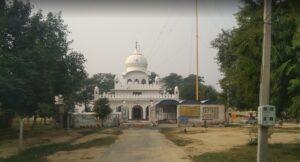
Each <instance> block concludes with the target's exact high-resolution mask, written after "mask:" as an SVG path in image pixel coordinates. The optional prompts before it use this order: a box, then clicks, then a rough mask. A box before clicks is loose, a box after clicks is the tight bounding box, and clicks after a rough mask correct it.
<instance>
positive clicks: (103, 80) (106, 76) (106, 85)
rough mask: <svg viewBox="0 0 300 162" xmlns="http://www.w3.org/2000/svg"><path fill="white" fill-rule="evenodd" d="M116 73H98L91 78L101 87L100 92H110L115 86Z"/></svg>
mask: <svg viewBox="0 0 300 162" xmlns="http://www.w3.org/2000/svg"><path fill="white" fill-rule="evenodd" d="M115 76H116V75H114V74H111V73H98V74H95V75H93V77H92V78H91V79H92V80H93V82H94V83H96V85H97V86H98V87H99V90H100V92H109V91H110V90H111V89H113V88H114V78H115Z"/></svg>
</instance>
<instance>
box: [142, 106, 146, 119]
mask: <svg viewBox="0 0 300 162" xmlns="http://www.w3.org/2000/svg"><path fill="white" fill-rule="evenodd" d="M143 120H146V107H143Z"/></svg>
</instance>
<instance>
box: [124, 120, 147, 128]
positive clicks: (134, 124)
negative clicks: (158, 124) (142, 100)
mask: <svg viewBox="0 0 300 162" xmlns="http://www.w3.org/2000/svg"><path fill="white" fill-rule="evenodd" d="M121 127H122V128H149V127H152V123H151V122H150V121H146V120H129V121H126V122H123V123H122V124H121Z"/></svg>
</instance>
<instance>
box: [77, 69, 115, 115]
mask: <svg viewBox="0 0 300 162" xmlns="http://www.w3.org/2000/svg"><path fill="white" fill-rule="evenodd" d="M114 78H115V75H114V74H111V73H98V74H94V75H93V76H92V77H89V78H86V79H85V80H84V83H83V87H82V89H81V90H80V91H79V93H78V95H77V101H80V102H83V103H84V104H85V107H86V108H87V109H90V108H88V103H89V102H90V101H91V100H92V99H93V97H94V88H95V87H96V86H98V87H99V91H100V93H102V92H109V91H110V90H111V89H113V88H114ZM87 111H88V110H87Z"/></svg>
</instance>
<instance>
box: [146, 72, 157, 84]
mask: <svg viewBox="0 0 300 162" xmlns="http://www.w3.org/2000/svg"><path fill="white" fill-rule="evenodd" d="M156 76H158V74H156V73H155V72H150V74H149V75H148V79H149V84H153V83H154V82H155V77H156Z"/></svg>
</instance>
